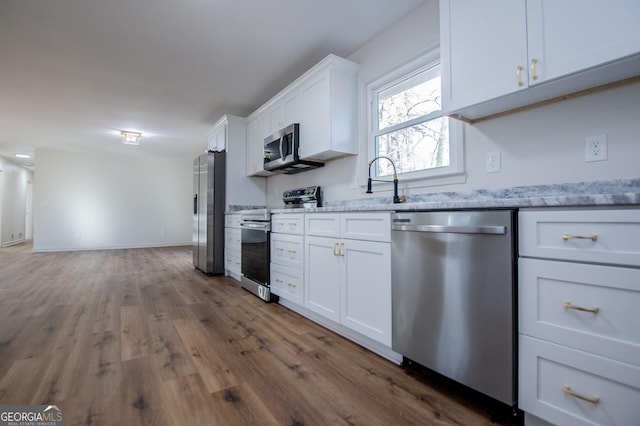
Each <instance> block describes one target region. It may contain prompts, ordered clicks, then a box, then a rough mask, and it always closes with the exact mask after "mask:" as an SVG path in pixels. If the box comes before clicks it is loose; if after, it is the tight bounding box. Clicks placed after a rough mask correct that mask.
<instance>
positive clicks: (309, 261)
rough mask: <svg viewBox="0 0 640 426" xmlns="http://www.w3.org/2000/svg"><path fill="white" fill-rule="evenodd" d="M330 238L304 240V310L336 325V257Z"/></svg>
mask: <svg viewBox="0 0 640 426" xmlns="http://www.w3.org/2000/svg"><path fill="white" fill-rule="evenodd" d="M337 244H338V243H337V242H336V240H335V239H334V238H325V237H313V236H307V237H305V244H304V245H305V247H304V250H305V252H306V254H307V256H306V258H305V267H304V274H305V301H304V302H305V303H304V305H305V307H306V308H307V309H310V310H312V311H314V312H316V313H318V314H320V315H322V316H325V317H327V318H329V319H330V320H333V321H336V322H340V280H341V271H340V266H341V263H340V258H339V257H338V256H337V254H336V253H337V252H338V251H337V250H336V245H337Z"/></svg>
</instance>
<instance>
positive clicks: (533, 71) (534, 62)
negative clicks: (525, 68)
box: [531, 59, 538, 81]
mask: <svg viewBox="0 0 640 426" xmlns="http://www.w3.org/2000/svg"><path fill="white" fill-rule="evenodd" d="M537 64H538V60H537V59H532V60H531V80H534V81H535V80H537V79H538V75H537V74H536V65H537Z"/></svg>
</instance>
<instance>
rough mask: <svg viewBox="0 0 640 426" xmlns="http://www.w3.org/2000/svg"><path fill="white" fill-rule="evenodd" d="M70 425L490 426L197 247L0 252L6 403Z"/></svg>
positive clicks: (470, 404) (0, 361)
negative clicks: (255, 288)
mask: <svg viewBox="0 0 640 426" xmlns="http://www.w3.org/2000/svg"><path fill="white" fill-rule="evenodd" d="M3 404H58V405H61V406H62V407H63V408H64V420H65V425H80V424H82V425H186V424H189V425H334V424H337V425H399V424H406V425H489V424H492V423H491V420H490V417H489V414H487V412H486V410H485V407H483V406H482V405H481V404H478V403H477V401H472V400H470V399H468V398H467V397H465V396H463V395H459V394H456V393H454V392H451V391H449V390H447V388H444V387H442V386H441V385H440V384H438V383H430V381H429V379H427V378H425V377H423V376H421V375H417V374H416V373H413V372H410V371H406V370H404V369H403V368H401V367H399V366H397V365H394V364H393V363H390V362H389V361H387V360H385V359H382V358H380V357H378V356H377V355H374V354H372V353H371V352H369V351H367V350H365V349H363V348H362V347H360V346H358V345H356V344H354V343H352V342H350V341H348V340H345V339H343V338H342V337H340V336H338V335H336V334H334V333H332V332H330V331H328V330H326V329H324V328H322V327H320V326H318V325H316V324H315V323H313V322H311V321H309V320H307V319H305V318H303V317H301V316H299V315H298V314H296V313H294V312H291V311H289V310H288V309H286V308H284V307H282V306H280V305H277V304H265V303H263V302H262V301H261V300H259V299H258V298H257V297H255V296H253V295H251V294H250V293H248V292H246V291H244V290H242V289H241V288H240V286H239V283H238V282H237V281H235V280H233V279H230V278H226V277H207V276H205V275H204V274H202V273H200V272H198V271H197V270H195V269H194V268H193V266H192V263H191V249H190V247H173V248H151V249H127V250H104V251H83V252H58V253H32V252H31V245H29V244H28V243H25V244H21V245H17V246H13V247H8V248H2V249H0V405H3Z"/></svg>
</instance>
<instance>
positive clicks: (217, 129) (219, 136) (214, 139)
mask: <svg viewBox="0 0 640 426" xmlns="http://www.w3.org/2000/svg"><path fill="white" fill-rule="evenodd" d="M226 148H227V123H226V121H221V122H218V123H216V125H215V126H214V127H213V128H212V129H211V130H210V131H209V135H208V137H207V149H208V150H209V151H224V150H225V149H226Z"/></svg>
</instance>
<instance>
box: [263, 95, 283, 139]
mask: <svg viewBox="0 0 640 426" xmlns="http://www.w3.org/2000/svg"><path fill="white" fill-rule="evenodd" d="M267 114H268V116H269V127H268V128H267V129H265V136H269V135H272V134H274V133H275V132H277V131H278V130H282V129H284V127H285V125H286V124H285V122H284V102H277V103H275V104H274V105H273V106H272V107H271V108H269V110H268V111H267Z"/></svg>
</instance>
